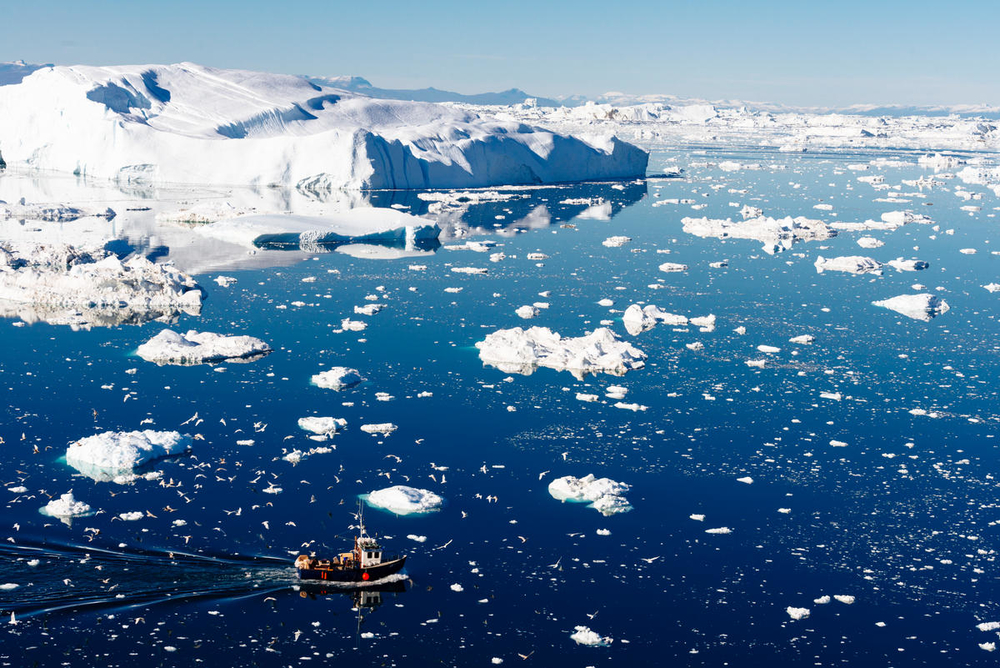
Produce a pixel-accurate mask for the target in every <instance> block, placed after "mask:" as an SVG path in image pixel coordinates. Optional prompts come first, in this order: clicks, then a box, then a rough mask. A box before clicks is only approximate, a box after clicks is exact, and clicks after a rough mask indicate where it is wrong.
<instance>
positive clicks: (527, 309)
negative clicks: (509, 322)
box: [514, 304, 541, 320]
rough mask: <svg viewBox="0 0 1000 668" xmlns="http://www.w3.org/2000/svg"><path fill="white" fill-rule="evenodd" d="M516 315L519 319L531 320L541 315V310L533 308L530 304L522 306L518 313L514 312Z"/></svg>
mask: <svg viewBox="0 0 1000 668" xmlns="http://www.w3.org/2000/svg"><path fill="white" fill-rule="evenodd" d="M514 313H516V314H517V316H518V317H519V318H524V319H525V320H530V319H531V318H534V317H535V316H537V315H538V314H539V313H541V310H540V309H539V308H538V307H537V306H531V305H530V304H525V305H524V306H521V307H519V308H518V309H517V310H516V311H514Z"/></svg>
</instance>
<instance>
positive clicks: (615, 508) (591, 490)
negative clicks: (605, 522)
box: [549, 473, 632, 515]
mask: <svg viewBox="0 0 1000 668" xmlns="http://www.w3.org/2000/svg"><path fill="white" fill-rule="evenodd" d="M628 491H629V485H627V484H625V483H621V482H615V481H614V480H611V479H610V478H595V477H594V474H592V473H591V474H589V475H586V476H584V477H583V478H575V477H573V476H569V475H568V476H563V477H562V478H556V479H555V480H553V481H552V482H550V483H549V494H551V495H552V497H553V498H555V499H558V500H560V501H571V502H574V503H588V502H589V503H590V507H591V508H594V509H595V510H597V511H598V512H600V513H601V514H603V515H614V514H616V513H623V512H627V511H629V510H631V509H632V506H631V505H629V503H628V500H627V499H625V496H624V495H625V493H626V492H628Z"/></svg>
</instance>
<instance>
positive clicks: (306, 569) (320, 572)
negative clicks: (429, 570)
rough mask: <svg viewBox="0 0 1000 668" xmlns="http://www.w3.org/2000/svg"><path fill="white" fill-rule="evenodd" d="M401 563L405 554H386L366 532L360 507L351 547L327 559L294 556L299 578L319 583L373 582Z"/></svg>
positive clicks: (388, 574) (400, 565) (397, 570)
mask: <svg viewBox="0 0 1000 668" xmlns="http://www.w3.org/2000/svg"><path fill="white" fill-rule="evenodd" d="M405 564H406V557H405V556H398V555H386V554H385V553H383V552H382V546H381V545H379V543H378V541H377V540H375V539H374V538H372V537H371V536H369V535H368V532H367V531H366V530H365V521H364V515H363V513H362V512H361V511H360V509H359V512H358V535H357V536H355V537H354V549H353V550H351V551H350V552H341V553H340V554H338V555H336V556H335V557H332V558H329V559H324V558H319V557H310V556H309V555H307V554H300V555H299V556H298V557H297V558H296V559H295V568H296V570H297V571H298V575H299V579H300V580H319V581H321V582H346V583H354V582H357V583H364V582H374V581H377V580H381V579H382V578H386V577H388V576H390V575H394V574H395V573H398V572H399V571H401V570H402V569H403V566H404V565H405Z"/></svg>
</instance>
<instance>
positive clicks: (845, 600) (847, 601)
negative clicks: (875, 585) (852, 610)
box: [833, 594, 854, 605]
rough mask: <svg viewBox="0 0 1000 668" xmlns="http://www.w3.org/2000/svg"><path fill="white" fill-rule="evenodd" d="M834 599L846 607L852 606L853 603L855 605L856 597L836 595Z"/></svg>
mask: <svg viewBox="0 0 1000 668" xmlns="http://www.w3.org/2000/svg"><path fill="white" fill-rule="evenodd" d="M833 598H835V599H836V600H838V601H840V602H841V603H844V604H846V605H851V604H852V603H854V597H853V596H849V595H847V594H834V595H833Z"/></svg>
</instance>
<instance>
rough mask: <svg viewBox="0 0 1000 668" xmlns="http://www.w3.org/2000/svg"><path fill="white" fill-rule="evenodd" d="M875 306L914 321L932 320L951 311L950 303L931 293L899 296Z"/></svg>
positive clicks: (875, 303) (877, 302)
mask: <svg viewBox="0 0 1000 668" xmlns="http://www.w3.org/2000/svg"><path fill="white" fill-rule="evenodd" d="M872 304H874V305H875V306H881V307H882V308H887V309H889V310H891V311H895V312H896V313H899V314H901V315H905V316H906V317H907V318H912V319H913V320H922V321H924V322H930V320H931V319H932V318H934V317H936V316H938V315H940V314H942V313H946V312H947V311H948V309H949V306H948V302H946V301H945V300H943V299H941V298H940V297H938V296H936V295H932V294H929V293H923V294H916V295H898V296H896V297H893V298H891V299H884V300H882V301H875V302H872Z"/></svg>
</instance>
